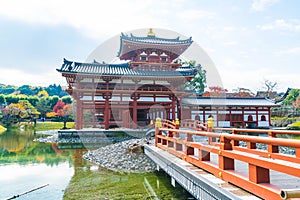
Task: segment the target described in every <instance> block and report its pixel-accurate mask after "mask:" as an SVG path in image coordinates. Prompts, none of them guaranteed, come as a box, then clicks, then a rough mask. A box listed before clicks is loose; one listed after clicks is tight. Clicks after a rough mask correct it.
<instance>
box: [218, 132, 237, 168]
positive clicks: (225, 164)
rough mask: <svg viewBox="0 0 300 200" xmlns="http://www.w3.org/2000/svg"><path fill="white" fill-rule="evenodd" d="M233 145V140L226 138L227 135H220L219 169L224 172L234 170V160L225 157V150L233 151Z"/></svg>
mask: <svg viewBox="0 0 300 200" xmlns="http://www.w3.org/2000/svg"><path fill="white" fill-rule="evenodd" d="M232 149H233V148H232V144H231V140H230V139H228V138H226V136H225V135H222V134H221V135H220V151H219V168H220V169H222V170H234V159H233V158H228V157H226V156H224V155H223V153H222V152H223V151H224V150H229V151H231V150H232Z"/></svg>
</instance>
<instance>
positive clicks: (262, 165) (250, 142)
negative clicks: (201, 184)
mask: <svg viewBox="0 0 300 200" xmlns="http://www.w3.org/2000/svg"><path fill="white" fill-rule="evenodd" d="M186 123H187V124H191V123H193V122H192V121H191V120H186ZM194 123H196V122H194ZM181 124H182V122H181ZM214 130H218V131H230V132H231V133H226V132H220V133H216V132H206V131H198V130H196V131H195V130H185V129H179V128H177V129H176V128H171V127H170V126H167V123H166V124H165V125H163V126H162V127H160V128H156V134H155V135H156V137H155V144H156V146H157V147H159V148H161V149H164V150H167V151H168V152H169V153H172V154H174V155H176V156H178V157H180V158H181V159H183V160H186V161H187V162H190V163H192V164H193V165H195V166H198V167H201V168H203V169H204V170H206V171H209V172H211V173H212V174H214V175H215V176H218V177H220V178H222V179H224V180H225V181H228V182H231V183H233V184H236V185H239V186H240V187H242V188H244V189H245V190H248V191H250V192H252V193H255V194H256V195H258V196H260V197H262V198H268V199H281V188H278V186H275V185H274V184H272V180H271V179H270V170H274V171H278V172H281V173H284V174H288V175H291V176H294V177H298V178H300V140H295V139H286V138H276V135H277V134H288V135H292V134H300V132H297V131H281V130H258V129H228V128H215V129H214ZM162 131H164V132H168V133H172V134H168V135H162ZM241 132H245V133H246V132H247V133H249V132H250V133H267V134H268V135H269V137H261V136H250V135H240V134H237V133H241ZM179 135H185V137H182V136H180V137H179ZM194 136H202V137H207V138H208V142H195V141H194ZM183 138H184V139H183ZM209 138H215V139H216V140H214V142H212V141H211V140H209ZM239 142H245V143H246V144H247V146H246V147H241V146H239ZM257 143H261V144H265V145H267V147H268V148H267V150H265V151H263V150H258V149H257V147H256V144H257ZM279 146H285V147H288V148H295V155H286V154H282V153H279V150H278V147H279ZM196 152H197V153H196ZM211 153H212V154H216V155H217V156H218V163H217V164H215V163H213V162H210V159H211V155H210V154H211ZM235 160H239V161H242V162H245V163H248V175H246V176H243V175H241V174H239V173H237V172H236V171H235V162H234V161H235ZM297 195H298V194H297ZM299 197H300V194H299Z"/></svg>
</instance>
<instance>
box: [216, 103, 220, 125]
mask: <svg viewBox="0 0 300 200" xmlns="http://www.w3.org/2000/svg"><path fill="white" fill-rule="evenodd" d="M218 115H219V107H216V121H217V126H219V116H218Z"/></svg>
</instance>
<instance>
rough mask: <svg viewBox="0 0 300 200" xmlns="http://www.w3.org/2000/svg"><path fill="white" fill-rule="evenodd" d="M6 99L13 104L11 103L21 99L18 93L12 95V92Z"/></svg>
mask: <svg viewBox="0 0 300 200" xmlns="http://www.w3.org/2000/svg"><path fill="white" fill-rule="evenodd" d="M5 99H6V103H7V104H8V105H9V104H11V103H18V101H19V98H18V97H17V96H16V95H12V94H10V95H7V96H6V97H5Z"/></svg>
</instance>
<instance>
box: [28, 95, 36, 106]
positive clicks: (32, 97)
mask: <svg viewBox="0 0 300 200" xmlns="http://www.w3.org/2000/svg"><path fill="white" fill-rule="evenodd" d="M27 100H28V101H29V102H30V103H31V104H32V105H33V106H36V104H37V102H39V98H38V97H37V96H29V97H28V98H27Z"/></svg>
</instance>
